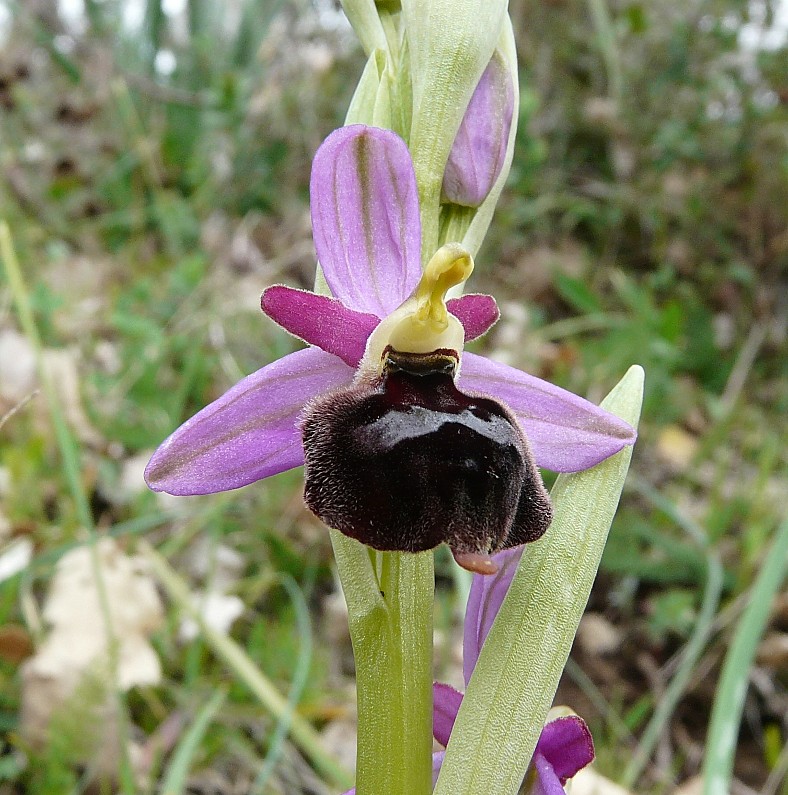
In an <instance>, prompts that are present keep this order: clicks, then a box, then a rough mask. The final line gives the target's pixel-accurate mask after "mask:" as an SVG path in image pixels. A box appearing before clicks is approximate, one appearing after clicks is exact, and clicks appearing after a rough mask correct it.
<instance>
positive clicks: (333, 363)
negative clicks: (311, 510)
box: [145, 348, 353, 495]
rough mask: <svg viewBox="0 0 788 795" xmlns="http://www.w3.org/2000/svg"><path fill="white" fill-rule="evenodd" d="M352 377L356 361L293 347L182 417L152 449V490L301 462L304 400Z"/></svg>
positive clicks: (211, 487) (219, 487) (249, 479)
mask: <svg viewBox="0 0 788 795" xmlns="http://www.w3.org/2000/svg"><path fill="white" fill-rule="evenodd" d="M352 378H353V370H352V369H351V368H350V367H348V366H347V365H346V364H344V363H343V362H342V361H340V360H339V359H337V357H336V356H332V355H331V354H329V353H325V352H324V351H321V350H320V349H319V348H307V349H305V350H302V351H297V352H296V353H291V354H289V355H288V356H285V357H284V358H282V359H279V360H278V361H275V362H273V364H269V365H268V366H266V367H263V368H262V370H258V371H257V372H256V373H252V375H250V376H247V377H246V378H244V379H243V381H240V382H239V383H237V384H236V385H235V386H234V387H232V388H231V389H230V390H229V391H227V392H225V393H224V395H222V396H221V397H220V398H219V399H218V400H215V401H214V402H213V403H211V404H210V405H208V406H206V407H205V408H204V409H203V410H202V411H200V412H199V413H197V414H195V415H194V416H193V417H192V418H191V419H190V420H187V421H186V422H185V423H184V424H183V425H181V427H180V428H178V429H177V430H176V431H175V432H174V433H173V434H172V435H171V436H170V437H169V438H168V439H166V440H165V441H164V442H163V443H162V445H161V447H159V449H158V450H157V451H156V452H155V453H154V454H153V457H152V458H151V460H150V462H149V463H148V466H147V468H146V469H145V480H146V481H147V483H148V485H149V486H150V487H151V489H153V490H154V491H166V492H167V493H169V494H177V495H187V494H212V493H213V492H217V491H228V490H229V489H237V488H239V487H240V486H245V485H247V484H248V483H253V482H254V481H256V480H260V479H261V478H265V477H268V476H269V475H275V474H276V473H278V472H284V471H285V470H286V469H292V468H293V467H297V466H300V465H301V464H303V463H304V451H303V448H302V446H301V432H300V431H299V429H298V428H297V427H296V423H297V421H298V417H299V415H300V413H301V410H302V409H303V407H304V404H305V403H306V401H308V400H309V399H310V398H312V397H314V396H315V395H319V394H322V393H324V392H327V391H328V390H330V389H335V388H336V387H339V386H342V385H344V384H348V383H350V381H351V380H352Z"/></svg>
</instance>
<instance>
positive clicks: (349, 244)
mask: <svg viewBox="0 0 788 795" xmlns="http://www.w3.org/2000/svg"><path fill="white" fill-rule="evenodd" d="M310 191H311V206H312V233H313V235H314V238H315V248H316V249H317V257H318V259H319V260H320V265H321V267H322V268H323V273H324V274H325V277H326V281H327V282H328V286H329V287H330V288H331V292H332V293H333V295H334V297H335V298H338V299H339V300H340V301H341V302H342V303H343V304H345V305H346V306H348V307H350V308H352V309H356V310H358V311H359V312H370V313H372V314H375V315H377V316H378V317H385V316H386V315H388V314H390V313H391V312H392V311H393V310H394V309H396V308H397V307H398V306H399V305H400V304H401V303H402V302H403V301H404V300H405V299H406V298H407V297H408V296H409V295H410V293H411V292H412V291H413V289H414V288H415V286H416V284H417V282H418V280H419V277H420V275H421V259H420V258H421V252H420V249H421V222H420V220H419V199H418V190H417V188H416V175H415V174H414V172H413V163H412V162H411V159H410V153H409V152H408V147H407V146H406V144H405V142H404V141H403V140H402V139H401V138H400V137H399V136H397V135H396V134H395V133H393V132H391V131H390V130H382V129H379V128H377V127H367V126H365V125H362V124H354V125H351V126H349V127H343V128H341V129H339V130H336V131H334V132H333V133H331V135H329V136H328V138H326V140H325V141H323V144H322V146H321V147H320V149H318V150H317V153H316V154H315V159H314V161H313V163H312V179H311V183H310Z"/></svg>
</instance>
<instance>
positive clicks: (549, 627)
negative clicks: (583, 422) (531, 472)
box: [435, 367, 643, 795]
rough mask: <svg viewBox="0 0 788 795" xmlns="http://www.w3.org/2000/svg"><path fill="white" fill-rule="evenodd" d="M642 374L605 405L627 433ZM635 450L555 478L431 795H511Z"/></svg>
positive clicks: (634, 374)
mask: <svg viewBox="0 0 788 795" xmlns="http://www.w3.org/2000/svg"><path fill="white" fill-rule="evenodd" d="M642 397H643V370H642V369H641V368H640V367H632V368H630V370H629V372H628V373H627V375H626V376H625V377H624V378H623V379H622V381H621V382H620V383H619V384H618V385H617V386H616V387H615V389H614V390H613V391H612V392H611V393H610V395H609V396H608V397H607V398H606V399H605V400H604V401H603V403H602V405H603V406H604V408H606V409H607V410H609V411H612V412H613V413H615V414H617V415H618V416H620V417H621V418H622V419H624V420H625V421H627V422H629V423H631V424H632V425H633V426H634V425H637V421H638V417H639V414H640V406H641V402H642ZM631 454H632V448H631V447H627V448H625V449H624V450H622V451H621V452H620V453H618V454H617V455H615V456H613V457H611V458H609V459H607V460H606V461H604V462H603V463H601V464H599V465H597V466H596V467H594V468H593V469H590V470H587V471H585V472H581V473H577V474H571V475H561V476H560V477H559V478H558V480H557V482H556V485H555V487H554V488H553V492H552V498H553V504H554V509H555V518H554V520H553V524H552V526H551V528H550V530H549V531H548V532H547V534H546V535H545V536H544V537H543V539H542V540H541V541H539V542H538V543H536V544H534V545H532V546H531V548H530V549H529V550H528V554H525V555H523V557H522V560H521V563H520V567H519V568H518V570H517V573H516V574H515V576H514V578H513V580H512V583H511V586H510V587H509V591H508V594H507V596H506V598H505V600H504V602H503V604H502V605H501V609H500V611H499V613H498V617H497V618H496V620H495V622H494V624H493V626H492V629H491V630H490V633H489V635H488V637H487V641H486V643H485V645H484V647H483V648H482V651H481V653H480V655H479V659H478V662H477V664H476V668H475V670H474V672H473V675H472V677H471V680H470V683H469V686H468V689H467V691H466V693H465V697H464V699H463V702H462V706H461V707H460V711H459V714H458V716H457V721H456V723H455V726H454V729H453V731H452V735H451V741H450V742H449V746H448V748H447V749H446V758H445V760H444V764H443V767H442V769H441V775H440V777H439V779H438V784H437V787H436V789H435V793H436V795H454V793H457V792H495V793H496V794H497V795H515V793H516V792H517V791H518V789H519V787H520V784H521V782H522V780H523V776H524V775H525V772H526V769H527V767H528V763H529V761H530V760H531V756H532V754H533V752H534V748H535V746H536V743H537V740H538V738H539V735H540V733H541V731H542V727H543V725H544V720H545V717H546V715H547V712H548V709H549V707H550V704H551V703H552V700H553V697H554V695H555V690H556V687H557V686H558V680H559V678H560V676H561V671H562V670H563V667H564V665H565V663H566V659H567V657H568V655H569V650H570V648H571V646H572V641H573V639H574V636H575V632H576V630H577V626H578V624H579V622H580V618H581V616H582V613H583V610H584V609H585V605H586V602H587V600H588V595H589V593H590V592H591V586H592V584H593V581H594V577H595V576H596V571H597V568H598V566H599V560H600V558H601V556H602V550H603V548H604V544H605V540H606V538H607V532H608V530H609V528H610V523H611V522H612V520H613V515H614V513H615V510H616V507H617V505H618V501H619V498H620V495H621V489H622V488H623V485H624V479H625V477H626V472H627V469H628V468H629V461H630V458H631Z"/></svg>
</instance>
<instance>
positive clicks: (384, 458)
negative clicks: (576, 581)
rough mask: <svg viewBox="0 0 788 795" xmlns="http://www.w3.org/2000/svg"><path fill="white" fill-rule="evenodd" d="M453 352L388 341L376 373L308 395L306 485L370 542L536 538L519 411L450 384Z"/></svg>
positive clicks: (542, 510) (315, 502) (429, 544)
mask: <svg viewBox="0 0 788 795" xmlns="http://www.w3.org/2000/svg"><path fill="white" fill-rule="evenodd" d="M457 363H458V359H457V355H456V353H454V352H453V351H449V350H438V351H434V352H432V353H426V354H413V353H402V352H398V351H394V350H392V349H388V350H386V352H385V354H384V357H383V369H382V373H381V375H380V376H379V377H377V378H375V379H374V380H359V381H357V382H355V383H353V384H352V385H350V386H349V387H347V388H346V389H343V390H339V391H337V392H334V393H332V394H330V395H327V396H324V397H321V398H319V399H317V400H316V401H314V402H313V403H312V404H311V405H310V406H309V408H308V410H307V414H306V418H305V421H304V424H303V439H304V450H305V458H306V469H305V491H304V496H305V500H306V503H307V505H308V506H309V508H310V509H311V510H312V511H313V512H314V513H315V514H317V516H319V517H320V518H321V519H322V520H323V521H324V522H325V523H326V524H328V525H329V526H330V527H334V528H335V529H337V530H340V531H341V532H343V533H345V534H346V535H349V536H351V537H353V538H356V539H358V540H359V541H362V542H363V543H365V544H368V545H369V546H371V547H374V548H376V549H379V550H397V551H404V552H421V551H424V550H428V549H432V548H434V547H436V546H438V545H439V544H441V543H444V542H445V543H447V544H448V545H449V546H450V547H451V549H452V552H454V553H455V556H458V555H459V556H460V557H462V556H463V555H466V554H470V555H471V557H473V555H474V554H481V555H487V554H489V553H491V552H495V551H497V550H500V549H504V548H507V547H511V546H516V545H518V544H523V543H526V542H528V541H533V540H535V539H537V538H539V537H540V536H541V535H542V534H543V533H544V531H545V530H546V529H547V527H548V525H549V524H550V520H551V517H552V511H551V506H550V500H549V496H548V495H547V492H546V490H545V488H544V486H543V484H542V480H541V476H540V475H539V472H538V469H537V468H536V465H535V464H534V462H533V458H532V456H531V453H530V450H529V448H528V443H527V441H526V439H525V436H524V435H523V433H522V430H521V429H520V427H519V425H518V423H517V421H516V419H515V418H514V417H513V416H512V415H511V413H510V412H509V410H508V409H506V408H505V407H504V406H503V405H501V404H500V403H499V402H497V401H495V400H493V399H491V398H488V397H484V396H479V395H467V394H465V393H463V392H461V391H459V390H458V389H457V387H456V386H455V383H454V375H455V374H456V369H457Z"/></svg>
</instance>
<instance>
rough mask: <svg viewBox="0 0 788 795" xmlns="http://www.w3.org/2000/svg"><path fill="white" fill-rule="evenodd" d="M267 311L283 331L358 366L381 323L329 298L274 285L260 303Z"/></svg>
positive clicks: (351, 364) (264, 294)
mask: <svg viewBox="0 0 788 795" xmlns="http://www.w3.org/2000/svg"><path fill="white" fill-rule="evenodd" d="M260 304H261V306H262V309H263V312H265V313H266V314H267V315H268V317H270V318H271V319H272V320H273V321H274V322H276V323H278V324H279V325H280V326H282V328H284V329H286V330H287V331H289V332H290V333H291V334H293V335H295V336H296V337H298V338H299V339H302V340H303V341H304V342H307V343H309V344H310V345H317V347H318V348H322V349H323V350H324V351H327V352H328V353H333V354H334V356H338V357H339V358H340V359H342V361H343V362H345V364H349V365H350V366H351V367H357V366H358V363H359V362H360V361H361V357H362V356H363V355H364V348H365V347H366V344H367V337H369V335H370V334H371V333H372V331H373V329H374V328H375V326H377V325H378V323H380V318H379V317H377V316H376V315H368V314H365V313H364V312H356V311H355V310H353V309H348V308H347V307H346V306H344V305H343V304H341V303H340V302H339V301H337V299H336V298H329V297H328V296H325V295H317V294H316V293H310V292H307V291H306V290H295V289H293V288H292V287H284V286H282V285H274V286H273V287H269V288H268V289H267V290H266V291H265V292H264V293H263V297H262V299H261V301H260Z"/></svg>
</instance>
